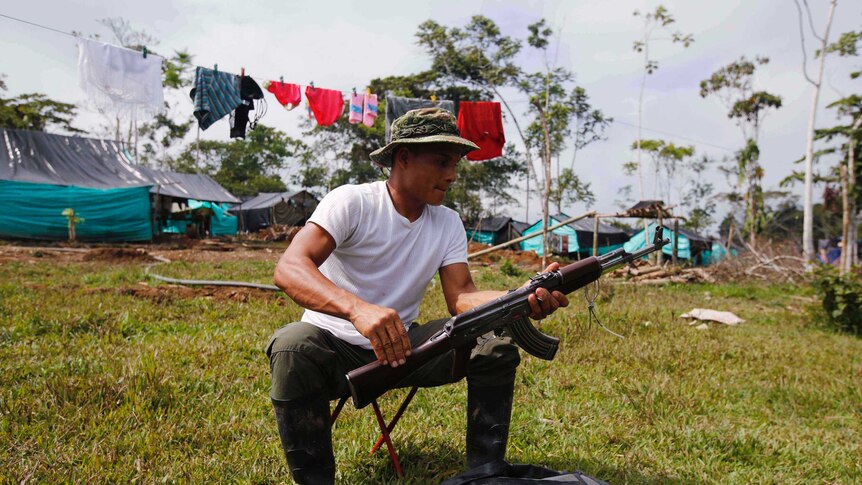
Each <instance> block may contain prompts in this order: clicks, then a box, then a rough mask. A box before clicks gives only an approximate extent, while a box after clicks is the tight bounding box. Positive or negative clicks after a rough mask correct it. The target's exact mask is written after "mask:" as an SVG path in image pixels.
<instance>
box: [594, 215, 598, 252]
mask: <svg viewBox="0 0 862 485" xmlns="http://www.w3.org/2000/svg"><path fill="white" fill-rule="evenodd" d="M593 221H594V222H593V256H597V255H598V254H599V218H598V217H595V218H593Z"/></svg>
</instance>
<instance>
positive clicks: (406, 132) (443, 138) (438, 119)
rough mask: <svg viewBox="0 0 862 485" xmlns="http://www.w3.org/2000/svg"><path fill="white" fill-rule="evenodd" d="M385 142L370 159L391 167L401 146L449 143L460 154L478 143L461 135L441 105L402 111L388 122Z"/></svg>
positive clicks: (477, 147) (452, 117)
mask: <svg viewBox="0 0 862 485" xmlns="http://www.w3.org/2000/svg"><path fill="white" fill-rule="evenodd" d="M391 132H392V136H391V137H390V140H389V144H388V145H386V146H385V147H382V148H378V149H377V150H374V151H373V152H371V155H370V156H371V160H372V161H373V162H374V163H376V164H377V165H380V166H381V167H387V168H392V155H393V154H394V153H395V149H396V148H398V147H399V146H401V145H415V144H419V143H450V144H453V145H457V146H458V147H460V148H461V152H462V155H466V154H467V153H469V152H472V151H473V150H478V149H479V146H478V145H476V144H475V143H473V142H472V141H470V140H467V139H466V138H461V132H460V131H458V125H457V124H456V122H455V116H454V115H453V114H452V113H450V112H448V111H446V110H445V109H443V108H419V109H414V110H411V111H408V112H407V113H404V115H403V116H401V117H399V118H398V119H396V120H395V121H393V122H392V129H391Z"/></svg>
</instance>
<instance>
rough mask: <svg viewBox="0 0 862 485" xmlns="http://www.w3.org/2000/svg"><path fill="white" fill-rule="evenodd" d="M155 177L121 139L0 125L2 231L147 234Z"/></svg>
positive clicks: (125, 237) (120, 237)
mask: <svg viewBox="0 0 862 485" xmlns="http://www.w3.org/2000/svg"><path fill="white" fill-rule="evenodd" d="M152 185H153V182H152V181H151V180H150V178H149V177H147V175H146V174H144V173H143V172H141V170H140V169H139V168H138V167H137V166H135V165H134V163H132V160H131V158H130V157H129V156H128V154H127V153H126V151H125V148H124V147H123V145H122V144H121V143H117V142H113V141H108V140H97V139H93V138H82V137H74V136H61V135H52V134H48V133H43V132H39V131H27V130H12V129H0V237H17V238H27V239H66V238H67V237H68V219H67V218H66V217H65V216H64V215H63V211H64V210H66V209H73V210H74V211H75V214H76V216H77V217H79V218H81V219H82V221H81V222H80V223H79V224H77V225H76V230H75V232H76V238H77V239H79V240H83V241H143V240H148V239H151V238H152V226H151V223H150V196H149V190H150V187H151V186H152Z"/></svg>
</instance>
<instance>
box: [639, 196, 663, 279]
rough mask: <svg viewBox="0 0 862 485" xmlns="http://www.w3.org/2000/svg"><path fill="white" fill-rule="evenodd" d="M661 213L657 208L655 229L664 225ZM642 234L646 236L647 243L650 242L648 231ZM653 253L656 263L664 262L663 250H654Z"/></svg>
mask: <svg viewBox="0 0 862 485" xmlns="http://www.w3.org/2000/svg"><path fill="white" fill-rule="evenodd" d="M663 215H664V214H662V211H661V208H659V211H658V226H656V230H658V228H659V227H664V218H663V217H662V216H663ZM644 236H646V237H647V240H646V243H647V244H649V243H650V241H649V233H646V234H644ZM655 254H656V257H655V260H656V263H657V264H658V265H659V266H661V265H662V264H663V263H664V251H661V250H659V251H656V252H655Z"/></svg>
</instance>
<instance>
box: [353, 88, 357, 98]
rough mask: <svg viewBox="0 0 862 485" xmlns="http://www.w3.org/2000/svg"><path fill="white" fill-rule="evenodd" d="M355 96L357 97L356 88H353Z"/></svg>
mask: <svg viewBox="0 0 862 485" xmlns="http://www.w3.org/2000/svg"><path fill="white" fill-rule="evenodd" d="M353 95H354V96H356V88H353Z"/></svg>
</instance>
